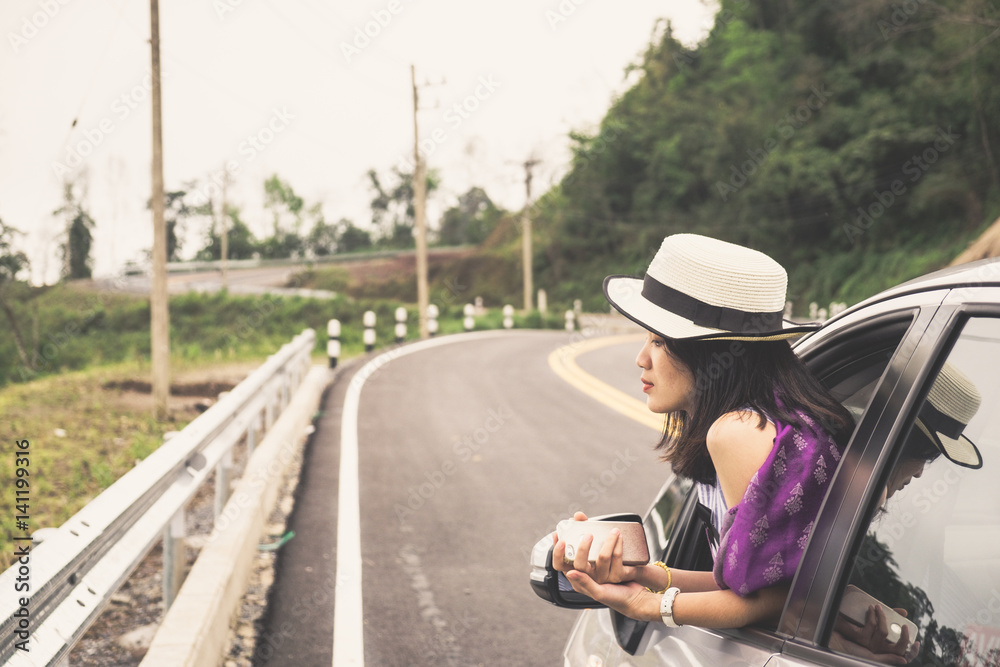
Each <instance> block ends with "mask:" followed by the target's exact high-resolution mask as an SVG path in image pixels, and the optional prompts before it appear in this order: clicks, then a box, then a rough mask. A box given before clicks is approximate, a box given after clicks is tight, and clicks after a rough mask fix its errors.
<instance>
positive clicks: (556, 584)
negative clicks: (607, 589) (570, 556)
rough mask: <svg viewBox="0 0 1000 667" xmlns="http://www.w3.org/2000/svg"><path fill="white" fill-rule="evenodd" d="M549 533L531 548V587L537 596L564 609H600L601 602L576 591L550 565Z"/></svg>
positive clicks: (551, 546) (553, 543) (551, 543)
mask: <svg viewBox="0 0 1000 667" xmlns="http://www.w3.org/2000/svg"><path fill="white" fill-rule="evenodd" d="M552 535H553V533H550V534H548V535H546V536H545V537H543V538H542V539H540V540H538V542H536V543H535V546H534V548H533V549H532V550H531V589H532V590H533V591H535V593H536V594H537V595H538V597H540V598H542V599H543V600H545V601H546V602H551V603H552V604H554V605H555V606H557V607H563V608H564V609H600V608H602V607H604V605H603V604H601V603H600V602H597V601H596V600H594V599H593V598H592V597H589V596H587V595H584V594H583V593H577V592H576V591H574V590H573V586H572V585H571V584H570V583H569V579H567V578H566V575H564V574H563V573H562V572H558V571H556V569H555V568H553V567H552V549H553V547H554V546H555V542H553V540H552Z"/></svg>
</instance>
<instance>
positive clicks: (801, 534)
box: [714, 415, 841, 596]
mask: <svg viewBox="0 0 1000 667" xmlns="http://www.w3.org/2000/svg"><path fill="white" fill-rule="evenodd" d="M802 421H803V422H804V424H805V426H804V427H803V428H802V429H797V428H796V427H794V426H790V425H787V424H781V423H780V422H774V425H775V428H776V429H777V434H776V435H775V438H774V447H773V448H772V449H771V453H770V454H769V455H768V457H767V460H766V461H764V465H762V466H761V467H760V469H759V470H758V471H757V472H756V473H754V476H753V478H752V479H751V480H750V484H749V485H748V486H747V490H746V493H745V494H744V495H743V498H742V499H741V500H740V502H739V503H737V504H736V506H735V507H731V508H730V509H729V511H728V512H727V513H726V517H725V519H724V520H723V523H722V526H721V527H720V531H719V532H720V535H721V540H720V542H719V550H718V553H717V554H716V557H715V568H714V574H715V581H716V583H717V584H718V585H719V587H720V588H731V589H732V590H734V591H736V593H737V594H738V595H741V596H743V595H749V594H750V593H753V592H754V591H756V590H758V589H761V588H765V587H767V586H774V585H775V584H778V583H782V582H788V581H791V579H792V577H793V576H794V575H795V569H796V568H797V567H798V565H799V561H800V560H801V559H802V552H803V551H804V550H805V546H806V542H807V541H808V539H809V534H810V533H811V532H812V528H813V522H814V521H815V519H816V515H817V513H818V512H819V506H820V504H821V503H822V502H823V498H825V497H826V490H827V488H828V487H829V485H830V478H831V477H833V471H834V469H835V468H836V467H837V463H838V462H839V461H840V456H841V452H840V449H839V448H838V447H837V444H836V443H835V442H834V441H833V439H832V438H831V437H830V436H829V435H827V434H826V433H825V432H824V431H823V430H822V429H820V428H819V427H818V426H817V425H816V423H815V422H814V421H813V420H812V419H810V418H809V417H807V416H805V415H802Z"/></svg>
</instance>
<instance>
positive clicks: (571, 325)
mask: <svg viewBox="0 0 1000 667" xmlns="http://www.w3.org/2000/svg"><path fill="white" fill-rule="evenodd" d="M574 330H576V313H574V312H573V311H572V310H567V311H566V331H574Z"/></svg>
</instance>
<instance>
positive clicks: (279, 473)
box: [140, 365, 337, 667]
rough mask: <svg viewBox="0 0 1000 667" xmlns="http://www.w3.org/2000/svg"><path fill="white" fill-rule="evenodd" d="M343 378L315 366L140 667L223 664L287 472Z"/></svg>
mask: <svg viewBox="0 0 1000 667" xmlns="http://www.w3.org/2000/svg"><path fill="white" fill-rule="evenodd" d="M336 372H337V371H330V370H329V369H328V368H326V367H325V366H319V365H317V366H313V367H312V368H311V369H310V371H309V373H307V374H306V377H305V379H304V380H303V382H302V385H301V386H300V387H299V388H298V390H297V391H296V392H295V393H294V394H293V395H292V400H291V401H290V402H289V404H288V406H287V407H286V408H285V410H284V411H283V412H282V413H281V416H280V417H279V418H278V419H277V421H275V423H274V426H273V427H272V428H271V430H270V431H268V432H267V434H266V435H265V436H264V438H263V440H262V441H261V443H260V445H259V446H258V447H257V449H255V450H254V453H253V456H251V457H250V460H249V461H248V462H247V466H246V469H245V470H244V473H243V476H242V477H241V478H240V479H239V481H238V483H237V484H236V488H235V489H234V490H233V493H232V495H231V496H230V498H229V502H228V503H226V508H225V511H224V514H225V515H226V516H227V517H231V520H230V522H229V524H228V525H227V526H226V527H225V529H224V530H221V531H218V532H216V533H214V537H213V538H210V539H209V541H208V543H207V544H206V545H205V546H204V548H202V550H201V553H200V554H199V555H198V559H197V560H196V561H195V563H194V566H193V567H192V568H191V571H190V573H188V576H187V578H186V579H185V580H184V584H183V586H181V590H180V592H179V593H178V595H177V599H176V600H175V601H174V603H173V605H172V606H171V607H170V609H169V610H168V611H167V613H166V614H165V616H164V618H163V621H162V622H161V624H160V627H159V628H158V629H157V632H156V635H155V636H154V637H153V641H152V643H151V645H150V647H149V650H148V651H147V652H146V656H145V657H144V658H143V660H142V662H141V663H140V667H161V666H162V667H166V666H168V665H169V666H170V667H176V666H177V665H185V666H190V667H202V666H204V665H215V664H219V661H220V659H221V657H222V653H223V651H224V650H225V647H226V642H227V641H228V637H229V626H230V621H231V619H232V617H233V615H234V614H235V613H236V611H237V607H238V605H239V603H240V600H241V599H242V597H243V593H244V591H245V589H246V586H247V582H248V580H249V577H250V572H251V568H252V564H253V558H254V555H255V554H256V551H257V545H258V543H259V542H260V538H261V535H263V533H264V530H265V529H266V525H265V524H266V520H267V517H268V515H269V514H270V512H271V509H272V508H273V506H274V503H275V502H276V500H277V495H278V491H279V489H280V487H281V482H282V479H283V478H284V475H285V471H286V470H287V468H288V465H289V463H290V462H291V461H292V460H293V459H294V458H295V454H296V453H297V452H298V451H299V450H300V449H301V448H302V446H303V444H304V443H305V440H306V427H307V426H308V425H309V424H310V422H311V420H312V417H313V415H314V414H315V413H316V410H317V409H318V407H319V404H320V400H321V397H322V395H323V391H324V390H325V389H326V387H327V386H328V385H329V384H330V382H331V381H332V379H333V377H334V374H335V373H336Z"/></svg>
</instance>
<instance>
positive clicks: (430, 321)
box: [427, 303, 439, 336]
mask: <svg viewBox="0 0 1000 667" xmlns="http://www.w3.org/2000/svg"><path fill="white" fill-rule="evenodd" d="M438 314H439V312H438V307H437V306H435V305H434V304H433V303H432V304H430V305H428V306H427V333H428V334H429V335H431V336H436V335H437V332H438Z"/></svg>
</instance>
